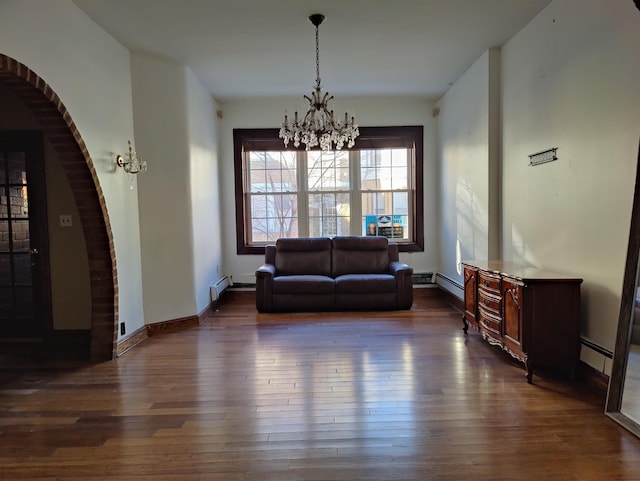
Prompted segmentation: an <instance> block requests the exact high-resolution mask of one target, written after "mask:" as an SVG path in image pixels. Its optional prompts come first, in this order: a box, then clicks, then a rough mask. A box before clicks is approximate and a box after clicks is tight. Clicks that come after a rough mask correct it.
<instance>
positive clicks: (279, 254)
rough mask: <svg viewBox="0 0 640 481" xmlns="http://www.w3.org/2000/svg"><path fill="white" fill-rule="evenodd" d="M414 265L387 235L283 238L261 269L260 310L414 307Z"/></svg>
mask: <svg viewBox="0 0 640 481" xmlns="http://www.w3.org/2000/svg"><path fill="white" fill-rule="evenodd" d="M412 274H413V269H412V268H411V267H410V266H409V265H407V264H405V263H403V262H400V261H399V257H398V245H397V244H396V243H390V242H388V240H387V238H386V237H357V236H342V237H333V238H328V237H317V238H296V239H293V238H291V239H289V238H287V239H278V240H277V241H276V245H269V246H266V249H265V263H264V264H263V265H262V266H260V268H258V270H257V271H256V307H257V308H258V311H260V312H285V311H286V312H297V311H355V310H358V311H375V310H398V309H410V308H411V305H412V304H413V281H412Z"/></svg>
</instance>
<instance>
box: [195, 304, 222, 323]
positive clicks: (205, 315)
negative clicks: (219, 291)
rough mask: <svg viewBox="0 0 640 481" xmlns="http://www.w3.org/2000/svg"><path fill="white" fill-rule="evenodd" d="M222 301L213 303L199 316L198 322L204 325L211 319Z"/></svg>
mask: <svg viewBox="0 0 640 481" xmlns="http://www.w3.org/2000/svg"><path fill="white" fill-rule="evenodd" d="M219 303H220V300H219V299H218V300H217V301H212V302H211V303H210V304H209V305H208V306H207V307H206V308H205V309H204V310H203V311H202V312H201V313H200V314H198V322H199V323H200V324H202V323H203V322H204V321H205V319H207V318H208V317H211V315H212V314H213V313H214V312H215V311H216V309H217V307H218V305H219Z"/></svg>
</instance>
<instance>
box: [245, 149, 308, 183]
mask: <svg viewBox="0 0 640 481" xmlns="http://www.w3.org/2000/svg"><path fill="white" fill-rule="evenodd" d="M296 172H297V169H296V158H295V152H251V153H250V154H249V171H248V173H247V175H248V177H249V190H250V192H255V193H257V192H295V191H296V190H297V173H296Z"/></svg>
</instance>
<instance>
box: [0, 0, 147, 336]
mask: <svg viewBox="0 0 640 481" xmlns="http://www.w3.org/2000/svg"><path fill="white" fill-rule="evenodd" d="M0 52H1V53H3V54H5V55H7V56H9V57H12V58H14V59H16V60H17V61H19V62H21V63H23V64H25V65H26V66H27V67H29V68H30V69H32V70H33V71H34V72H35V73H36V74H37V75H39V76H40V77H42V78H43V79H44V80H45V81H46V82H47V83H48V84H49V85H50V86H51V87H52V88H53V90H54V91H55V92H56V93H57V94H58V96H59V97H60V99H61V100H62V102H63V103H64V105H65V106H66V108H67V109H68V111H69V113H70V114H71V117H72V118H73V120H74V122H75V124H76V125H77V127H78V130H79V132H80V134H81V135H82V138H83V139H84V141H85V143H86V146H87V149H88V151H89V153H90V155H91V158H92V160H93V163H94V166H95V168H96V172H97V175H98V181H99V183H100V186H101V188H102V191H103V193H104V198H105V202H106V207H107V211H108V213H109V220H110V223H111V228H112V232H113V240H114V246H115V252H116V261H117V268H118V283H119V317H120V320H121V321H123V322H126V323H127V328H128V331H132V330H134V329H136V328H138V327H141V326H142V325H143V316H142V285H141V268H140V238H139V230H138V205H137V197H136V196H135V194H134V195H131V194H130V192H129V183H128V179H127V177H126V175H124V174H123V172H122V171H121V170H120V169H117V170H116V168H115V167H114V158H115V153H116V152H122V151H123V150H124V149H125V148H126V145H127V139H133V116H132V103H131V80H130V68H129V52H128V51H127V50H126V49H125V48H124V47H123V46H122V45H120V44H119V43H118V42H116V41H115V40H114V39H113V38H112V37H110V36H109V35H107V34H106V33H105V32H104V31H103V30H101V29H100V28H98V27H97V26H96V24H95V23H93V22H92V21H91V20H89V18H88V17H87V16H86V15H85V14H84V13H83V12H82V11H81V10H80V9H79V8H77V7H76V6H75V4H73V3H71V2H70V1H69V0H48V1H46V2H42V1H38V0H3V2H2V5H1V6H0Z"/></svg>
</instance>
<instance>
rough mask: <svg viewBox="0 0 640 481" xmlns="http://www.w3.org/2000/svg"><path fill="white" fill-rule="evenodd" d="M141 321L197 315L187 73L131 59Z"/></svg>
mask: <svg viewBox="0 0 640 481" xmlns="http://www.w3.org/2000/svg"><path fill="white" fill-rule="evenodd" d="M131 66H132V67H131V71H132V81H133V94H134V104H133V107H134V118H135V126H136V142H137V148H138V150H139V151H140V152H141V153H142V154H143V155H145V157H146V159H147V163H148V171H147V172H145V173H144V174H141V175H139V178H138V189H139V198H140V201H139V202H140V238H141V242H142V279H143V291H144V315H145V321H146V323H147V324H153V323H157V322H162V321H167V320H173V319H180V318H183V317H187V316H192V315H194V314H195V313H196V306H195V284H194V276H193V263H194V254H193V243H194V240H193V225H192V216H191V187H190V180H191V171H190V163H189V154H190V147H189V133H188V115H187V98H188V94H187V82H186V79H187V68H186V67H184V66H183V65H180V64H177V63H175V62H172V61H169V60H164V59H161V58H159V57H155V56H151V55H145V54H132V56H131Z"/></svg>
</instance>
